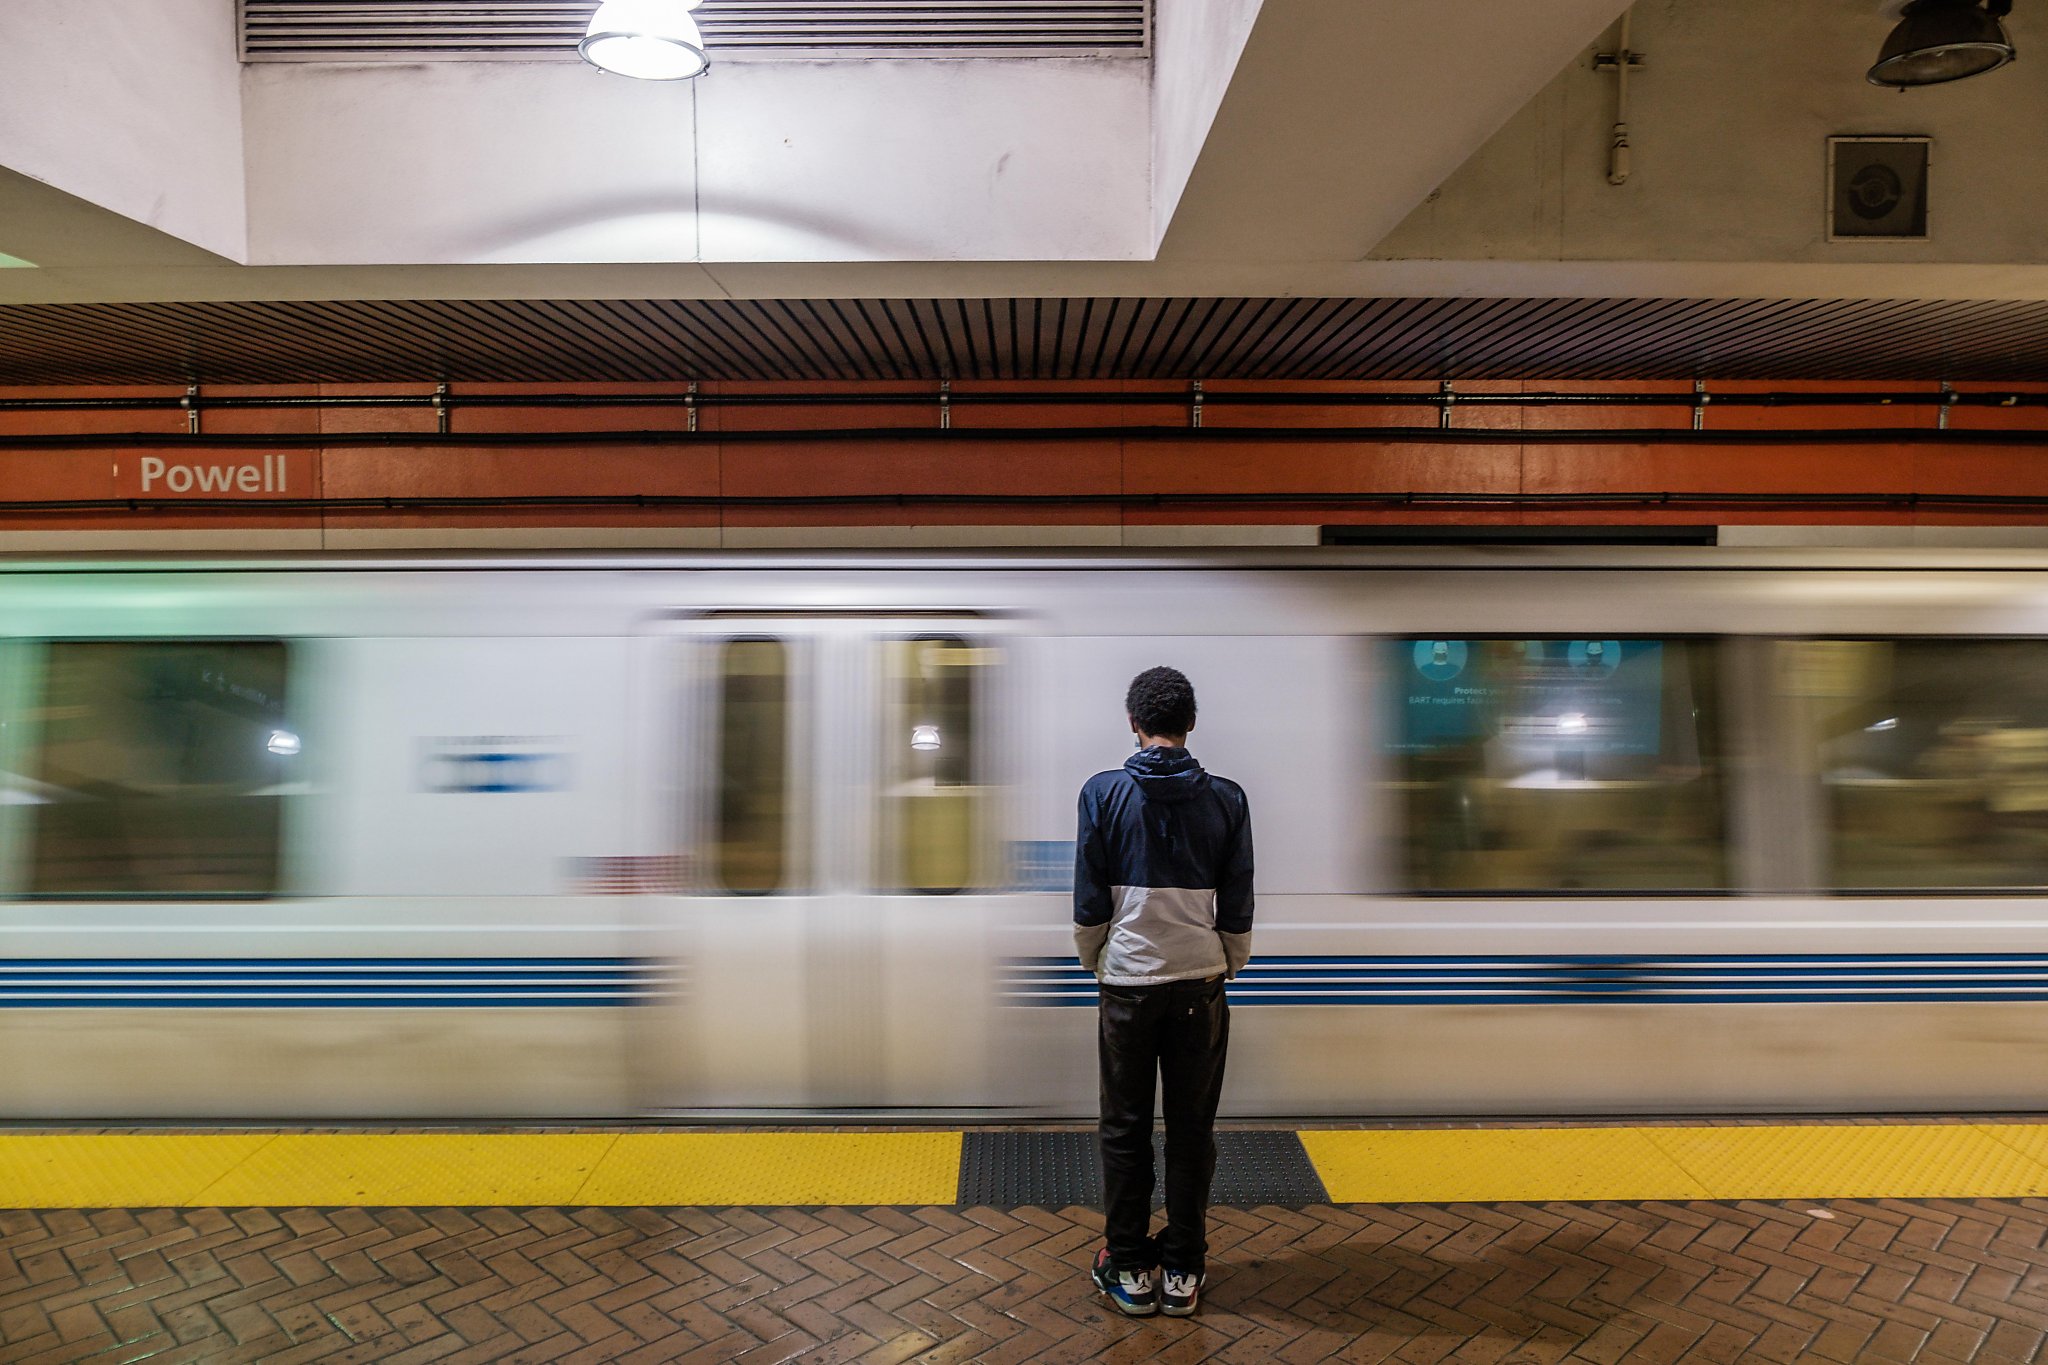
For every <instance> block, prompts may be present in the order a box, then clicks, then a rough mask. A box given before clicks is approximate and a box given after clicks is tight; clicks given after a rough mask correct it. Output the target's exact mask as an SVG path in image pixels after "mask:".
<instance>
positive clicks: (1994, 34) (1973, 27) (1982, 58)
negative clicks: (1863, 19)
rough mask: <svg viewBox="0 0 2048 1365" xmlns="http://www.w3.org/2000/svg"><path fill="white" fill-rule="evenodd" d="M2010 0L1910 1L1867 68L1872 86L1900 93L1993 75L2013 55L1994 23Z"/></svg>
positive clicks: (2009, 10) (2009, 41)
mask: <svg viewBox="0 0 2048 1365" xmlns="http://www.w3.org/2000/svg"><path fill="white" fill-rule="evenodd" d="M2010 13H2012V0H1911V2H1910V3H1909V4H1907V5H1906V7H1905V9H1904V10H1903V11H1902V12H1901V13H1900V16H1899V22H1898V26H1897V27H1896V28H1894V29H1893V30H1892V32H1891V36H1890V37H1889V38H1886V39H1885V40H1884V50H1883V51H1882V52H1880V53H1879V54H1878V57H1877V63H1876V65H1874V66H1872V67H1871V68H1870V73H1869V80H1870V83H1871V84H1872V85H1889V86H1895V87H1897V88H1898V89H1900V90H1905V89H1907V88H1909V87H1911V86H1915V85H1940V84H1941V83H1942V82H1943V81H1959V80H1962V79H1963V78H1964V77H1966V76H1979V75H1982V74H1983V73H1984V72H1986V71H1995V70H1997V69H1998V68H1999V67H2001V66H2004V65H2005V64H2006V63H2007V62H2009V61H2011V60H2012V59H2013V58H2014V57H2015V56H2017V55H2018V53H2016V52H2015V51H2014V50H2013V45H2012V39H2011V38H2010V37H2008V36H2007V35H2006V32H2005V25H2004V24H2002V23H2000V22H1999V20H2000V19H2002V18H2004V17H2005V16H2006V15H2008V14H2010Z"/></svg>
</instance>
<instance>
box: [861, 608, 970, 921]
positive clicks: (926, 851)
mask: <svg viewBox="0 0 2048 1365" xmlns="http://www.w3.org/2000/svg"><path fill="white" fill-rule="evenodd" d="M996 657H997V656H996V651H995V650H993V649H991V648H989V647H987V646H981V645H975V644H971V643H969V642H968V641H966V640H963V639H960V638H959V637H957V636H951V635H946V636H927V637H925V638H922V639H916V640H889V641H885V642H884V644H883V682H884V686H885V688H886V696H887V698H888V700H887V702H886V703H885V706H886V709H885V710H884V712H883V723H882V781H883V793H884V796H885V798H886V799H885V800H884V802H883V819H882V830H881V836H882V838H881V859H880V864H881V867H880V870H881V877H882V885H884V886H886V887H892V888H898V889H902V890H908V891H925V892H937V893H944V892H951V891H961V890H965V889H966V888H968V887H970V886H978V885H983V884H985V883H986V882H987V881H988V875H987V874H988V870H989V869H988V850H987V842H988V833H987V828H986V825H987V805H988V800H989V792H988V788H987V787H986V786H984V785H982V783H983V782H984V781H985V778H984V777H983V775H982V773H981V771H980V768H981V764H982V763H983V761H984V759H983V756H982V754H981V753H980V751H979V745H978V743H977V740H978V727H977V725H976V719H975V695H976V690H977V686H978V683H979V680H980V679H981V678H982V677H983V676H984V675H985V674H986V672H987V670H988V667H989V666H990V665H992V664H993V663H994V662H995V660H996Z"/></svg>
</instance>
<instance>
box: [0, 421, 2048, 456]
mask: <svg viewBox="0 0 2048 1365" xmlns="http://www.w3.org/2000/svg"><path fill="white" fill-rule="evenodd" d="M1112 440H1122V441H1133V442H1142V441H1167V442H1177V443H1182V444H1190V445H1200V444H1204V443H1207V444H1211V445H1242V444H1247V443H1257V442H1268V443H1290V444H1292V443H1315V442H1322V443H1329V442H1360V443H1365V444H1370V445H1621V446H1630V445H1679V446H1683V445H1696V446H1706V445H1814V446H1840V445H1948V446H2039V445H2048V428H2042V429H2040V430H2027V429H2019V430H1962V431H1959V430H1954V429H1939V430H1937V429H1935V428H1931V427H1855V428H1849V427H1842V428H1825V427H1822V428H1814V427H1795V428H1780V429H1768V430H1766V429H1755V430H1749V429H1740V428H1725V429H1721V430H1714V429H1712V428H1709V429H1706V430H1703V431H1694V430H1687V429H1679V428H1675V427H1628V428H1621V427H1571V428H1565V427H1530V428H1523V427H1180V426H1173V427H1161V426H1142V427H1120V426H1096V427H936V426H934V427H819V428H815V429H808V428H803V427H792V428H787V429H782V430H775V431H687V430H684V431H673V430H665V429H651V430H644V431H490V432H470V433H462V432H454V433H440V432H427V431H414V432H405V431H326V432H301V431H283V432H274V433H254V434H248V433H241V432H236V433H231V434H226V435H215V434H212V433H208V432H193V433H181V432H165V431H121V432H88V433H78V432H64V433H60V434H55V435H46V434H34V435H22V434H4V433H0V450H94V449H102V448H109V447H119V448H122V449H176V450H317V449H319V448H321V447H343V446H398V447H404V448H406V449H409V450H434V449H445V450H461V449H477V448H486V447H493V446H497V447H516V446H533V447H543V448H544V447H550V446H596V445H678V446H687V445H700V446H715V445H800V444H805V443H816V442H831V441H846V442H919V443H929V442H939V443H942V444H949V445H960V446H972V445H975V444H977V443H984V444H985V443H994V442H1006V441H1033V442H1058V441H1112Z"/></svg>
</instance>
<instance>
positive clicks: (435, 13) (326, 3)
mask: <svg viewBox="0 0 2048 1365" xmlns="http://www.w3.org/2000/svg"><path fill="white" fill-rule="evenodd" d="M596 7H597V6H596V0H582V3H567V4H551V3H541V2H540V0H527V2H526V3H521V0H382V3H364V2H363V0H358V2H357V3H335V2H334V0H242V59H243V60H244V61H251V62H363V61H490V60H499V61H536V60H549V59H553V60H565V61H566V60H573V59H574V58H575V56H576V43H577V41H578V40H579V39H580V38H582V37H583V31H584V28H585V27H586V26H587V25H588V24H589V22H590V16H591V13H592V11H593V10H595V9H596ZM1148 9H1149V0H838V2H837V3H830V2H829V0H828V3H822V4H821V3H817V0H810V3H799V0H704V3H703V5H702V6H701V7H700V8H699V9H698V10H697V11H696V17H697V21H698V23H699V24H700V25H701V26H702V28H703V30H704V42H705V45H706V47H707V48H708V49H709V50H710V52H711V54H712V56H713V58H714V59H718V58H725V57H749V56H756V57H761V56H769V57H772V56H787V57H802V58H806V59H816V58H821V57H822V58H832V57H871V56H875V55H877V54H887V55H890V56H896V57H1142V56H1144V55H1146V53H1147V51H1148V50H1149V38H1150V28H1149V18H1150V15H1149V12H1148Z"/></svg>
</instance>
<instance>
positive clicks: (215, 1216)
mask: <svg viewBox="0 0 2048 1365" xmlns="http://www.w3.org/2000/svg"><path fill="white" fill-rule="evenodd" d="M1098 1226H1099V1220H1098V1218H1097V1217H1096V1215H1094V1214H1093V1213H1091V1212H1090V1211H1088V1210H1086V1209H1078V1208H1070V1209H1058V1210H1055V1209H1021V1210H1016V1211H1012V1212H995V1211H992V1210H989V1209H951V1208H921V1209H899V1208H872V1209H847V1208H831V1209H818V1210H801V1209H783V1208H773V1209H680V1210H677V1209H281V1210H272V1209H239V1210H228V1209H192V1210H177V1209H149V1210H135V1211H128V1210H111V1211H92V1212H57V1213H26V1212H11V1213H0V1360H5V1361H7V1362H10V1363H12V1362H19V1363H20V1365H29V1363H30V1362H36V1363H37V1365H41V1363H43V1362H49V1363H51V1365H55V1363H56V1362H64V1363H65V1365H70V1363H71V1362H78V1361H135V1360H143V1359H147V1360H148V1361H150V1362H151V1365H177V1363H178V1362H189V1361H223V1362H225V1361H263V1362H268V1363H269V1365H293V1363H294V1362H302V1361H327V1362H355V1361H371V1360H379V1361H399V1362H414V1361H443V1362H460V1361H506V1362H537V1361H564V1362H567V1361H628V1362H652V1361H664V1362H666V1361H719V1362H725V1361H744V1362H776V1361H802V1362H808V1363H814V1365H825V1362H850V1361H861V1362H880V1363H891V1365H893V1363H894V1362H903V1361H922V1362H942V1361H988V1362H992V1363H994V1365H1001V1363H1002V1362H1024V1361H1049V1362H1060V1361H1082V1360H1105V1361H1128V1362H1136V1361H1144V1360H1153V1359H1157V1360H1161V1361H1165V1362H1169V1365H1180V1363H1181V1362H1190V1361H1200V1360H1217V1361H1246V1362H1265V1361H1281V1362H1287V1363H1288V1365H1295V1363H1297V1362H1309V1361H1321V1360H1334V1361H1344V1362H1355V1363H1357V1365H1366V1363H1367V1362H1373V1361H1383V1360H1384V1361H1399V1362H1404V1365H1425V1363H1426V1362H1435V1361H1476V1362H1492V1363H1494V1365H1532V1363H1533V1362H1550V1361H1585V1362H1593V1363H1594V1365H1664V1363H1665V1362H1674V1361H1681V1360H1682V1361H1687V1362H1692V1361H1703V1362H1733V1361H1744V1362H1747V1361H1765V1362H1790V1361H1833V1362H1843V1363H1847V1362H1863V1361H1873V1362H1875V1361H1925V1362H1933V1363H1934V1365H1955V1363H1957V1362H1973V1363H1980V1365H2007V1363H2008V1362H2018V1361H2032V1360H2035V1359H2037V1358H2039V1357H2040V1355H2041V1353H2042V1341H2043V1336H2042V1334H2043V1330H2044V1329H2048V1248H2044V1246H2043V1240H2044V1235H2048V1201H2041V1200H2012V1201H2005V1200H1976V1201H1956V1202H1944V1201H1928V1202H1912V1203H1907V1202H1895V1201H1869V1202H1855V1201H1832V1202H1828V1203H1825V1204H1818V1205H1814V1204H1799V1203H1787V1204H1776V1203H1770V1204H1767V1203H1742V1204H1714V1203H1696V1204H1614V1203H1601V1204H1583V1205H1581V1204H1545V1205H1541V1206H1536V1205H1457V1206H1441V1207H1440V1206H1427V1205H1411V1206H1402V1207H1391V1208H1379V1207H1371V1206H1358V1207H1346V1208H1328V1207H1319V1208H1307V1209H1278V1208H1261V1209H1253V1210H1246V1209H1218V1210H1216V1211H1215V1213H1214V1215H1213V1222H1212V1241H1213V1250H1212V1253H1211V1276H1210V1286H1209V1292H1208V1296H1207V1298H1206V1300H1205V1303H1204V1307H1203V1312H1202V1314H1201V1316H1200V1317H1198V1318H1196V1319H1193V1320H1190V1321H1176V1320H1171V1319H1149V1320H1130V1319H1125V1318H1121V1317H1118V1316H1116V1315H1115V1314H1113V1313H1112V1312H1110V1311H1109V1310H1108V1309H1107V1308H1106V1307H1105V1306H1104V1305H1103V1304H1102V1303H1101V1302H1100V1301H1099V1300H1098V1299H1097V1298H1096V1297H1095V1296H1094V1295H1093V1293H1092V1292H1091V1291H1090V1288H1089V1286H1088V1284H1087V1281H1086V1279H1085V1275H1084V1267H1085V1266H1086V1264H1087V1261H1088V1258H1089V1255H1090V1253H1091V1251H1092V1250H1093V1248H1094V1246H1095V1244H1096V1240H1097V1236H1098Z"/></svg>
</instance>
